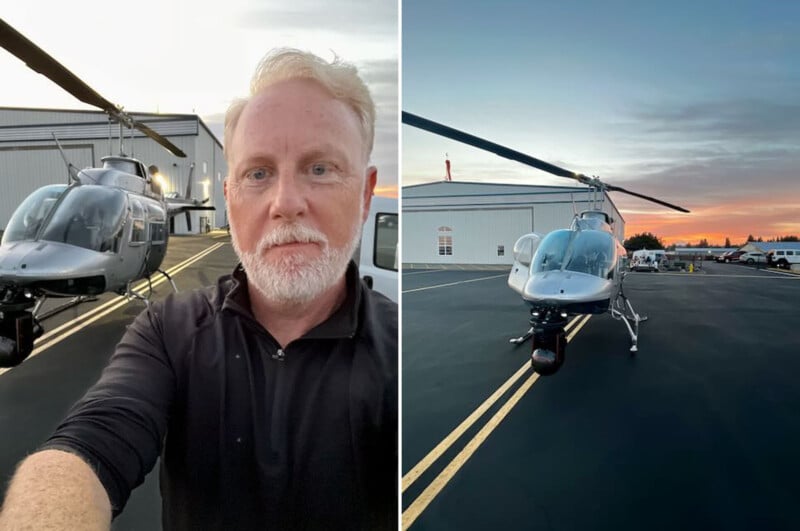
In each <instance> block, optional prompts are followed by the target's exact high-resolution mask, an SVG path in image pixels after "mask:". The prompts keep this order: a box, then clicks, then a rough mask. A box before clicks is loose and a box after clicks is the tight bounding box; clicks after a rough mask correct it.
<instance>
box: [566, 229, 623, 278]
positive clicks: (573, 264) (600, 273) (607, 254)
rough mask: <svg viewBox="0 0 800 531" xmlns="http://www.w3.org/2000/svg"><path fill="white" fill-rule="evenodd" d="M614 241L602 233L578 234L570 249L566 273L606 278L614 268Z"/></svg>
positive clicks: (588, 231)
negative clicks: (574, 272)
mask: <svg viewBox="0 0 800 531" xmlns="http://www.w3.org/2000/svg"><path fill="white" fill-rule="evenodd" d="M614 257H615V254H614V240H613V236H611V234H609V233H607V232H604V231H594V230H587V231H581V232H578V233H577V234H576V235H575V238H574V239H573V241H572V245H571V247H570V258H569V263H567V265H566V267H565V268H564V269H566V270H567V271H576V272H578V273H586V274H589V275H594V276H597V277H600V278H608V274H609V271H610V270H612V269H613V266H614V261H613V260H614Z"/></svg>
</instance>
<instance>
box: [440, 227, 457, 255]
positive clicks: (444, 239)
mask: <svg viewBox="0 0 800 531" xmlns="http://www.w3.org/2000/svg"><path fill="white" fill-rule="evenodd" d="M438 243H439V256H453V229H451V228H450V227H439V238H438Z"/></svg>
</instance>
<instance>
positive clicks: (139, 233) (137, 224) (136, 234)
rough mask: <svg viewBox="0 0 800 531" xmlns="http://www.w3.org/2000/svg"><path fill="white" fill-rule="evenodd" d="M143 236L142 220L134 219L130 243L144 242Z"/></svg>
mask: <svg viewBox="0 0 800 531" xmlns="http://www.w3.org/2000/svg"><path fill="white" fill-rule="evenodd" d="M145 239H146V238H145V236H144V220H143V219H134V220H133V229H131V243H139V242H143V241H145Z"/></svg>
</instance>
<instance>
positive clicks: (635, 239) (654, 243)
mask: <svg viewBox="0 0 800 531" xmlns="http://www.w3.org/2000/svg"><path fill="white" fill-rule="evenodd" d="M797 241H800V238H798V237H797V236H776V237H775V238H771V239H766V240H765V239H763V238H762V237H760V236H759V237H758V238H756V237H754V236H753V235H752V234H749V235H748V236H747V241H746V242H744V243H742V244H732V243H731V239H730V238H725V244H724V245H713V244H710V243H709V242H708V239H706V238H702V239H700V241H698V242H697V243H696V244H692V243H687V244H686V245H683V246H682V247H687V248H715V247H716V248H722V247H744V245H745V244H747V243H749V242H797ZM622 245H623V247H625V250H626V251H628V252H630V251H638V250H639V249H666V250H668V251H670V250H673V251H674V250H675V247H676V246H675V244H673V245H664V242H663V241H662V240H661V238H659V237H658V236H656V235H655V234H653V233H652V232H641V233H639V234H634V235H633V236H631V237H630V238H627V239H626V240H625V241H624V242H622Z"/></svg>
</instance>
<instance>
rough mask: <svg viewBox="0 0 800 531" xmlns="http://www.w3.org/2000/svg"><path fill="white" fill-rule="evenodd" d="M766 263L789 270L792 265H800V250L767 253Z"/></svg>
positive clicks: (775, 250) (778, 250)
mask: <svg viewBox="0 0 800 531" xmlns="http://www.w3.org/2000/svg"><path fill="white" fill-rule="evenodd" d="M767 263H768V264H769V265H771V266H774V267H780V268H784V269H789V268H791V267H792V264H800V249H773V250H771V251H769V252H768V253H767Z"/></svg>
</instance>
